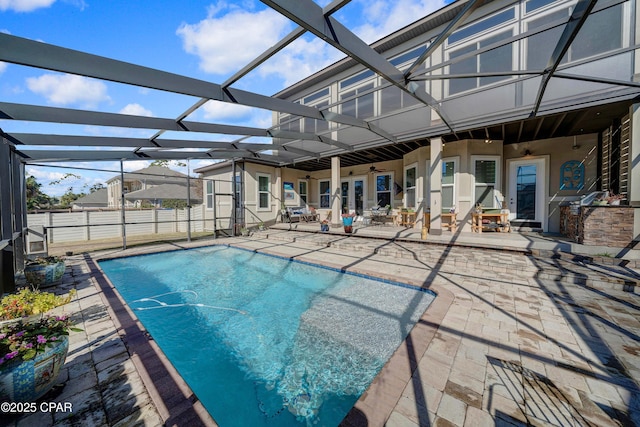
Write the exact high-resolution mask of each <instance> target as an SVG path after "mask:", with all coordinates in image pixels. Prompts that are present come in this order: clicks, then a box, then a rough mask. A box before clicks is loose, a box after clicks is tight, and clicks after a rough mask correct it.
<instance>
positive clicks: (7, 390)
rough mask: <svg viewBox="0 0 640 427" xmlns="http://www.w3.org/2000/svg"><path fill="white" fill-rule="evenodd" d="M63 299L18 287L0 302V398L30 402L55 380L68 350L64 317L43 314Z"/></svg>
mask: <svg viewBox="0 0 640 427" xmlns="http://www.w3.org/2000/svg"><path fill="white" fill-rule="evenodd" d="M72 297H73V293H70V294H69V295H68V296H67V297H66V298H65V297H58V296H55V295H52V294H49V293H46V292H40V291H31V290H28V289H26V290H22V291H20V292H19V293H18V294H14V295H8V296H6V297H4V298H3V299H2V301H1V302H0V320H1V321H0V401H2V402H4V401H13V402H34V401H35V400H37V399H39V398H40V397H42V396H44V394H45V393H47V392H48V391H49V390H50V389H51V387H53V385H54V384H55V382H56V379H57V377H58V374H59V372H60V368H61V367H62V366H63V365H64V362H65V359H66V355H67V351H68V349H69V339H68V335H69V331H70V330H77V329H75V328H73V327H72V323H71V321H70V319H69V318H68V317H66V316H44V315H43V314H42V313H43V310H44V311H47V310H49V309H51V308H53V307H56V306H58V305H62V304H65V303H67V302H69V300H70V299H71V298H72Z"/></svg>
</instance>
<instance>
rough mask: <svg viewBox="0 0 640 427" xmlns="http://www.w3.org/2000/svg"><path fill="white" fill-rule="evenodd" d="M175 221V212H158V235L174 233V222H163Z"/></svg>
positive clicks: (167, 210)
mask: <svg viewBox="0 0 640 427" xmlns="http://www.w3.org/2000/svg"><path fill="white" fill-rule="evenodd" d="M175 219H176V211H175V210H173V209H163V210H159V211H158V233H159V234H162V233H175V231H176V223H175V222H164V221H175Z"/></svg>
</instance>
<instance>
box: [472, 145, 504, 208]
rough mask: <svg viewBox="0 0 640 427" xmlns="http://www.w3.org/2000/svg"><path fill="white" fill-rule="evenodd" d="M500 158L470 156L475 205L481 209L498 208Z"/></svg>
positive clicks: (499, 204)
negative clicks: (478, 205) (473, 179)
mask: <svg viewBox="0 0 640 427" xmlns="http://www.w3.org/2000/svg"><path fill="white" fill-rule="evenodd" d="M499 161H500V158H499V157H495V156H472V157H471V162H472V164H473V176H474V178H475V187H474V191H475V204H478V203H479V204H480V205H481V206H482V207H483V208H499V207H501V203H500V201H499V200H498V196H499V190H498V187H499V176H500V164H499Z"/></svg>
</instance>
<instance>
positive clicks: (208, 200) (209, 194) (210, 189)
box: [205, 178, 215, 210]
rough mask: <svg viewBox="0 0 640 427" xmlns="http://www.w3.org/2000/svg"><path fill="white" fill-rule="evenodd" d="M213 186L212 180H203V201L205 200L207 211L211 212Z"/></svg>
mask: <svg viewBox="0 0 640 427" xmlns="http://www.w3.org/2000/svg"><path fill="white" fill-rule="evenodd" d="M214 185H215V181H214V180H212V179H206V178H205V192H206V196H205V200H206V208H207V209H208V210H213V188H214V187H213V186H214Z"/></svg>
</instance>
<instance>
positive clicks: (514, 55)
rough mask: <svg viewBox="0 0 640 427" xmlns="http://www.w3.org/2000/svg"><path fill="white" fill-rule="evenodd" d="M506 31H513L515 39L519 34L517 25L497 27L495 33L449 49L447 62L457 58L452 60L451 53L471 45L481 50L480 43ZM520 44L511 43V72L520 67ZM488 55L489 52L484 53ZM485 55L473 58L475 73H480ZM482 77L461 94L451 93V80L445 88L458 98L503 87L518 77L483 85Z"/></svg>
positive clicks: (447, 72)
mask: <svg viewBox="0 0 640 427" xmlns="http://www.w3.org/2000/svg"><path fill="white" fill-rule="evenodd" d="M505 31H511V36H512V37H513V35H514V34H517V25H516V24H515V23H510V24H507V25H505V26H504V27H497V28H494V30H493V31H491V32H489V33H486V34H483V35H482V36H478V37H475V38H473V39H470V40H468V41H466V42H463V43H460V44H456V45H455V47H453V48H449V49H447V54H446V56H447V60H451V59H455V58H451V57H450V54H451V52H455V51H457V50H459V49H462V48H465V47H468V46H469V45H475V47H476V49H480V48H479V47H478V43H480V42H482V41H483V40H485V39H487V38H490V37H492V36H494V35H495V34H496V33H502V32H505ZM505 40H506V39H505ZM518 46H519V44H518V43H511V70H512V71H513V70H517V67H518V63H519V53H518ZM484 53H487V52H484ZM484 53H480V54H476V55H474V56H473V59H474V60H475V63H476V65H475V72H478V73H479V72H480V59H481V55H483V54H484ZM450 70H451V66H447V71H446V74H450V73H451V71H450ZM481 78H482V77H475V80H476V81H475V85H474V86H473V87H472V88H469V89H465V90H461V91H459V92H456V93H453V94H452V93H451V87H450V83H451V79H447V80H446V81H445V87H446V94H447V96H451V97H452V96H458V95H461V94H465V93H469V92H473V91H476V90H480V89H484V88H487V87H492V86H496V85H501V84H505V83H506V82H508V81H509V80H513V79H515V78H516V77H515V76H512V77H506V76H505V77H504V78H503V79H501V80H499V81H496V82H491V83H484V84H482V83H481V80H480V79H481Z"/></svg>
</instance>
